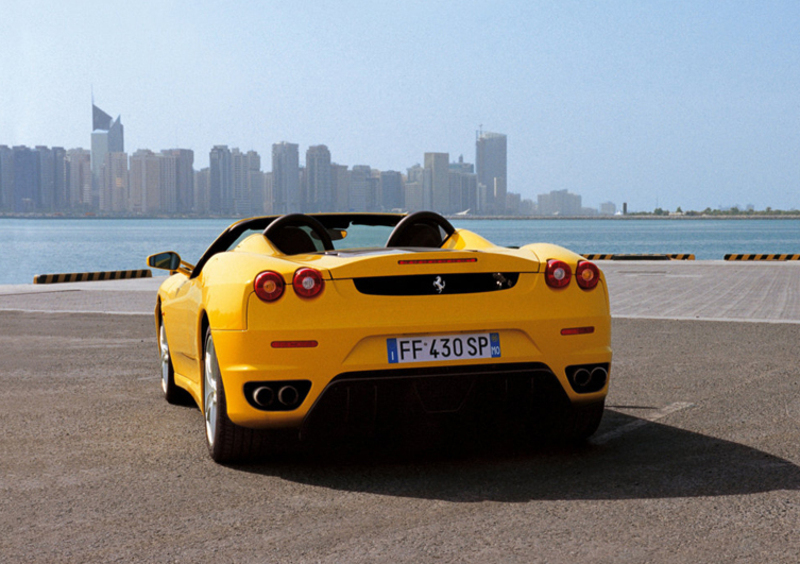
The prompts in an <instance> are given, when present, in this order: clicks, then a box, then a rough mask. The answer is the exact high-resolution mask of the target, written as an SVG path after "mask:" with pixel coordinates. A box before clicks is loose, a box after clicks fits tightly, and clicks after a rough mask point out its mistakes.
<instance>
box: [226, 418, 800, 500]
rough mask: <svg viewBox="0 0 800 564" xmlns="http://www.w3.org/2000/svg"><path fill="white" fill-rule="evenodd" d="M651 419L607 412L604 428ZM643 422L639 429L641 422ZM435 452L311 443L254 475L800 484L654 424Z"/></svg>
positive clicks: (526, 483)
mask: <svg viewBox="0 0 800 564" xmlns="http://www.w3.org/2000/svg"><path fill="white" fill-rule="evenodd" d="M641 421H643V420H640V419H637V418H635V417H631V416H629V415H625V414H623V413H620V412H616V411H613V410H610V409H607V410H606V413H605V416H604V422H603V425H602V427H601V432H603V431H606V432H607V431H609V430H613V429H618V428H620V427H622V426H624V425H628V424H631V423H634V422H641ZM634 427H636V426H634ZM457 439H458V440H451V441H450V442H449V443H448V444H447V445H444V444H440V445H438V446H436V447H435V448H433V449H414V448H411V449H409V448H408V446H407V445H400V444H396V443H389V444H386V443H384V444H381V445H379V446H376V445H367V444H360V445H353V444H340V445H333V446H328V447H327V448H325V449H323V450H322V451H321V452H320V451H318V450H312V449H304V450H303V451H301V452H296V453H292V454H290V455H285V456H281V457H279V458H278V459H275V460H272V461H269V462H266V463H262V464H255V465H247V466H233V467H232V468H234V469H236V470H238V471H242V472H248V473H255V474H262V475H268V476H277V477H280V478H282V479H285V480H289V481H293V482H297V483H302V484H308V485H314V486H319V487H325V488H331V489H336V490H343V491H353V492H364V493H374V494H380V495H389V496H399V497H412V498H422V499H438V500H445V501H451V502H478V501H502V502H527V501H531V500H617V499H653V498H673V497H698V496H727V495H742V494H753V493H759V492H768V491H774V490H798V489H800V467H798V466H796V465H795V464H794V463H792V462H790V461H788V460H784V459H781V458H779V457H777V456H774V455H771V454H769V453H766V452H763V451H760V450H757V449H755V448H752V447H749V446H745V445H741V444H737V443H733V442H730V441H726V440H722V439H718V438H714V437H710V436H707V435H702V434H699V433H695V432H691V431H686V430H682V429H678V428H676V427H670V426H668V425H663V424H659V423H651V422H647V423H646V424H642V425H641V426H640V427H636V428H635V430H634V431H631V432H629V433H626V434H623V435H621V436H618V437H616V438H614V439H613V440H610V441H608V442H606V443H603V444H599V445H598V444H592V443H591V442H590V443H588V444H586V445H581V446H561V447H552V446H551V447H547V446H544V447H542V446H540V447H531V446H524V445H520V444H519V441H507V442H505V443H503V444H491V443H490V444H481V445H479V446H474V445H471V444H470V441H469V440H468V438H467V437H460V438H457Z"/></svg>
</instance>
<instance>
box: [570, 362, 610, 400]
mask: <svg viewBox="0 0 800 564" xmlns="http://www.w3.org/2000/svg"><path fill="white" fill-rule="evenodd" d="M567 376H568V378H569V383H570V385H571V386H572V389H573V390H575V391H576V392H577V393H579V394H590V393H592V392H597V391H600V390H602V389H603V386H605V385H606V382H607V381H608V368H606V365H602V364H600V365H597V364H588V365H582V366H573V367H569V368H568V369H567Z"/></svg>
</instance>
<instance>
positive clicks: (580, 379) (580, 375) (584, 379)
mask: <svg viewBox="0 0 800 564" xmlns="http://www.w3.org/2000/svg"><path fill="white" fill-rule="evenodd" d="M595 370H597V369H596V368H595ZM593 377H594V370H592V372H589V371H588V370H586V369H585V368H579V369H578V370H576V371H575V374H573V375H572V380H573V381H574V382H575V386H576V387H578V388H585V387H586V386H588V385H589V384H590V383H591V382H592V379H593Z"/></svg>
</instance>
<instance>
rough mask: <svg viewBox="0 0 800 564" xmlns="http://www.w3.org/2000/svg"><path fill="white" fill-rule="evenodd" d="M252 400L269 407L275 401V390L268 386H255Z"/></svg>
mask: <svg viewBox="0 0 800 564" xmlns="http://www.w3.org/2000/svg"><path fill="white" fill-rule="evenodd" d="M253 401H254V402H256V403H257V404H258V405H260V406H261V407H269V406H271V405H272V402H274V401H275V392H274V391H273V390H272V388H270V387H268V386H261V387H260V388H256V390H255V391H254V392H253Z"/></svg>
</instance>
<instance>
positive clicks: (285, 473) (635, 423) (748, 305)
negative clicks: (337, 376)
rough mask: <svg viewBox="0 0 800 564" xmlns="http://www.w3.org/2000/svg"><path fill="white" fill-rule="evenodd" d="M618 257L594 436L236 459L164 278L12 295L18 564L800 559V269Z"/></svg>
mask: <svg viewBox="0 0 800 564" xmlns="http://www.w3.org/2000/svg"><path fill="white" fill-rule="evenodd" d="M599 264H600V266H601V268H602V269H603V270H604V272H605V273H606V276H607V280H608V284H609V288H610V294H611V308H612V314H613V317H614V320H613V328H612V329H613V336H612V344H613V348H614V361H613V365H612V385H611V390H610V394H609V398H608V403H607V409H606V413H605V416H604V419H603V423H602V424H601V427H600V429H599V431H598V433H597V434H596V435H595V436H594V437H593V439H592V440H591V442H590V443H589V444H588V445H586V446H583V447H561V448H554V447H544V448H528V449H521V448H519V445H516V446H509V445H507V444H503V445H501V446H498V447H497V448H487V447H483V448H481V449H478V450H474V449H471V448H469V446H468V443H469V440H468V437H467V438H465V445H462V446H461V447H459V448H456V449H454V451H453V452H446V453H435V454H433V453H416V454H413V455H406V454H403V453H398V452H396V451H395V449H394V448H393V447H392V446H389V447H387V448H384V449H380V448H378V449H377V451H373V450H356V451H349V452H346V453H341V454H337V453H330V452H328V453H324V454H315V453H302V454H299V455H296V456H290V457H287V458H285V459H281V460H277V461H273V462H269V463H259V464H255V465H250V466H227V467H226V466H220V465H217V464H214V463H213V462H212V461H211V460H210V458H209V457H208V455H207V453H206V451H205V444H204V442H203V441H204V438H203V428H202V425H203V419H202V416H201V414H200V413H199V411H198V410H197V409H196V408H195V407H176V406H171V405H168V404H167V403H166V402H165V401H164V400H163V398H162V396H161V391H160V387H159V376H160V374H159V363H158V350H157V346H156V341H155V330H154V327H153V317H152V313H153V307H154V299H155V290H156V288H157V287H158V284H159V283H160V281H161V280H163V279H159V278H155V279H143V280H127V281H116V282H92V283H80V284H58V285H50V286H33V285H19V286H0V385H1V386H2V387H0V389H2V392H0V422H2V428H3V433H2V434H0V452H2V458H0V490H1V491H0V494H1V495H0V527H2V530H3V531H4V534H3V535H2V538H0V556H2V557H1V558H0V560H2V561H4V562H6V561H7V562H47V563H59V562H80V563H87V562H192V563H194V562H215V563H218V562H237V563H240V562H245V563H246V562H254V563H256V562H258V563H261V562H292V563H295V562H337V563H338V562H392V563H393V564H396V563H404V562H409V563H410V562H414V563H418V562H481V563H492V562H520V563H523V562H524V563H529V562H556V563H558V562H570V563H575V562H609V563H612V562H613V563H619V562H631V563H634V562H635V563H638V562H675V563H678V562H680V563H683V562H771V563H772V562H786V563H789V562H791V563H794V562H796V561H797V555H798V554H800V538H798V536H797V534H796V532H797V531H798V530H800V447H799V446H798V444H800V441H799V440H798V438H800V369H798V365H800V352H798V347H797V343H798V342H799V341H800V263H725V262H722V261H695V262H656V261H652V262H635V263H622V262H601V263H599ZM499 442H501V443H502V442H503V441H502V440H500V441H499Z"/></svg>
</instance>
